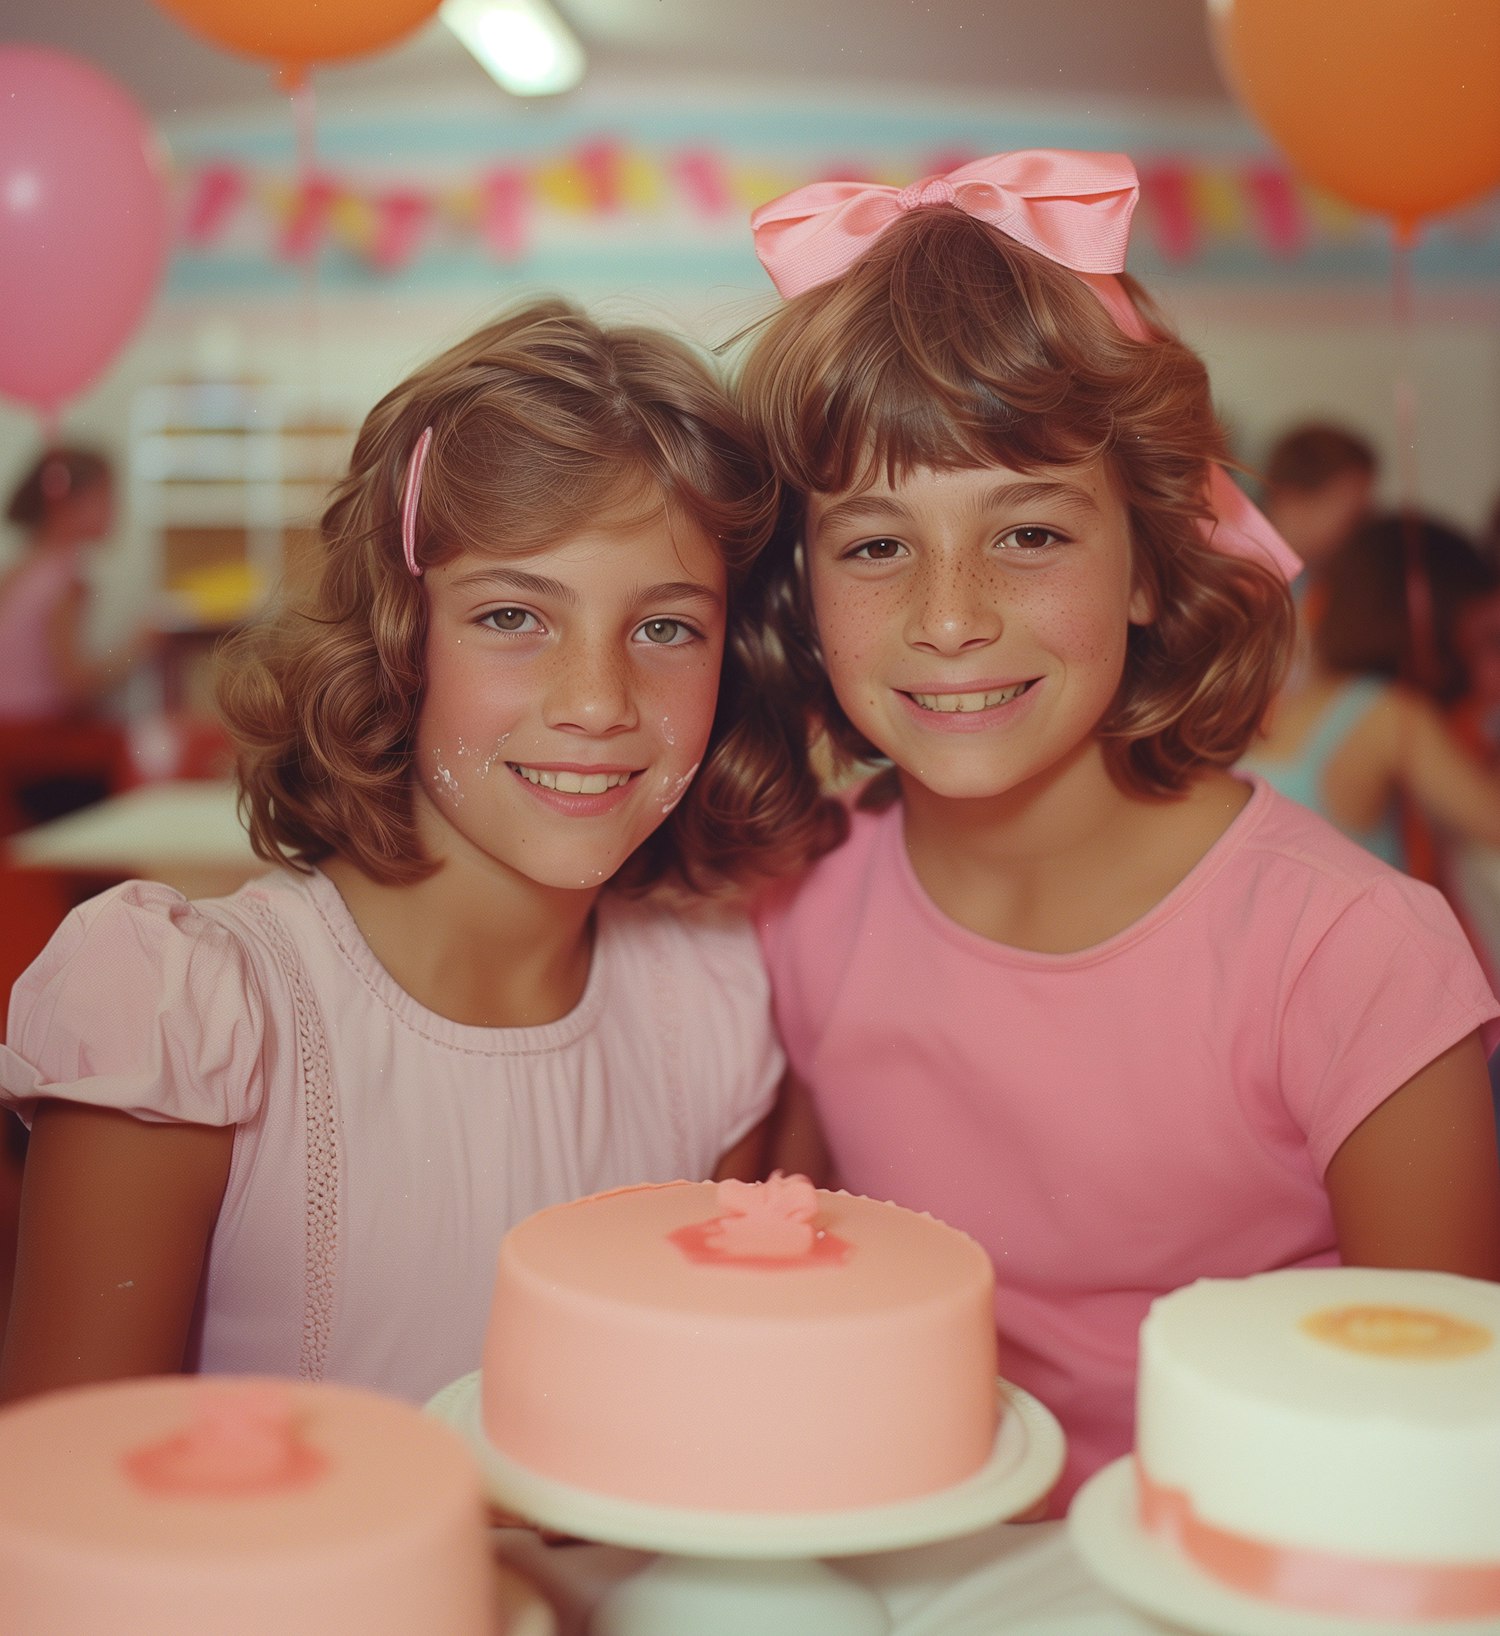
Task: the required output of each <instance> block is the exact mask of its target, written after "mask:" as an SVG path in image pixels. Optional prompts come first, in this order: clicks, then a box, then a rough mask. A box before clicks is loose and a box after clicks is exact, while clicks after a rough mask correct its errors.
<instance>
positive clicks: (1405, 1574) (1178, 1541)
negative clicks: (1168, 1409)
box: [1135, 1459, 1500, 1619]
mask: <svg viewBox="0 0 1500 1636" xmlns="http://www.w3.org/2000/svg"><path fill="white" fill-rule="evenodd" d="M1135 1478H1136V1492H1137V1494H1138V1495H1139V1500H1140V1518H1141V1526H1142V1527H1143V1528H1145V1529H1146V1531H1147V1532H1148V1533H1151V1534H1156V1535H1159V1536H1160V1537H1161V1538H1163V1539H1166V1540H1168V1541H1170V1542H1171V1543H1172V1544H1173V1545H1175V1546H1176V1547H1177V1549H1178V1550H1180V1551H1181V1552H1182V1553H1183V1554H1184V1555H1185V1556H1187V1557H1188V1558H1189V1559H1190V1560H1191V1561H1192V1562H1194V1563H1196V1564H1197V1566H1198V1567H1200V1568H1202V1569H1203V1571H1204V1572H1205V1573H1207V1574H1209V1575H1211V1576H1212V1577H1213V1578H1214V1579H1217V1580H1219V1581H1220V1582H1221V1583H1223V1584H1225V1585H1228V1586H1230V1587H1231V1588H1232V1589H1234V1590H1237V1591H1243V1592H1244V1593H1245V1595H1247V1596H1255V1597H1259V1598H1260V1599H1261V1600H1263V1601H1267V1602H1278V1603H1281V1604H1282V1605H1283V1606H1285V1607H1294V1608H1303V1609H1306V1610H1307V1611H1308V1612H1310V1613H1332V1614H1342V1615H1345V1616H1352V1617H1355V1618H1366V1619H1392V1618H1403V1619H1473V1618H1476V1617H1480V1616H1482V1615H1486V1614H1497V1613H1500V1562H1496V1563H1483V1562H1475V1563H1467V1562H1448V1563H1419V1562H1383V1561H1379V1560H1376V1559H1374V1558H1370V1557H1356V1556H1344V1555H1341V1554H1339V1553H1337V1552H1333V1551H1309V1550H1298V1549H1294V1548H1292V1547H1289V1546H1285V1545H1270V1544H1267V1543H1266V1542H1264V1541H1263V1540H1257V1539H1250V1538H1248V1537H1246V1536H1245V1535H1242V1534H1235V1533H1231V1532H1230V1531H1229V1530H1228V1529H1225V1528H1220V1527H1218V1526H1216V1525H1215V1524H1214V1523H1210V1522H1205V1521H1204V1520H1203V1518H1202V1517H1200V1516H1199V1515H1198V1514H1197V1512H1196V1511H1194V1509H1193V1503H1192V1501H1191V1499H1190V1498H1189V1497H1188V1496H1187V1495H1186V1494H1185V1493H1183V1492H1182V1490H1181V1489H1176V1488H1169V1487H1167V1486H1166V1485H1165V1484H1164V1483H1158V1482H1156V1481H1155V1480H1154V1479H1152V1478H1151V1477H1148V1476H1147V1475H1146V1473H1145V1471H1144V1470H1143V1469H1142V1467H1141V1463H1140V1461H1139V1459H1137V1460H1136V1462H1135Z"/></svg>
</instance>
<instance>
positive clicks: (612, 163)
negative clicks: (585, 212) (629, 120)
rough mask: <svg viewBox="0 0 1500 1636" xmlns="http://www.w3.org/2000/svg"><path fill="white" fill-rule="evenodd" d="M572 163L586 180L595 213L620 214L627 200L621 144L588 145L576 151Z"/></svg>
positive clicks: (604, 139)
mask: <svg viewBox="0 0 1500 1636" xmlns="http://www.w3.org/2000/svg"><path fill="white" fill-rule="evenodd" d="M573 163H574V164H575V165H576V166H577V167H578V171H579V173H580V174H581V175H582V177H583V180H584V183H585V185H586V186H587V188H588V191H589V202H590V203H591V204H592V205H593V207H594V209H595V210H599V211H603V212H606V213H609V212H613V211H616V210H618V209H619V208H620V205H621V203H622V202H623V200H624V197H625V183H624V175H623V169H624V167H623V165H622V164H621V153H620V144H619V143H618V142H613V141H610V140H609V139H608V138H600V139H599V140H597V141H594V142H585V143H584V145H583V146H582V147H581V148H578V149H576V150H575V151H574V154H573Z"/></svg>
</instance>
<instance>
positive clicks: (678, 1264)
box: [481, 1177, 997, 1513]
mask: <svg viewBox="0 0 1500 1636" xmlns="http://www.w3.org/2000/svg"><path fill="white" fill-rule="evenodd" d="M993 1289H994V1279H993V1274H992V1271H991V1268H990V1263H989V1260H988V1258H987V1257H986V1255H985V1254H984V1252H983V1251H982V1250H981V1249H980V1248H979V1246H978V1245H976V1244H975V1243H974V1242H973V1241H972V1240H971V1239H969V1238H968V1237H966V1236H965V1235H964V1234H962V1233H960V1232H957V1231H956V1230H955V1229H953V1228H951V1227H948V1226H945V1225H944V1224H943V1223H942V1222H939V1221H934V1220H933V1219H932V1218H931V1217H929V1216H925V1215H919V1214H917V1213H915V1212H913V1211H910V1210H904V1209H901V1208H899V1207H898V1206H896V1205H892V1204H879V1203H876V1202H875V1201H874V1200H872V1199H866V1198H857V1197H854V1196H852V1195H850V1194H847V1193H827V1192H815V1191H814V1189H813V1188H812V1186H811V1184H810V1183H808V1182H806V1181H805V1180H804V1179H802V1178H800V1177H798V1178H774V1179H773V1181H772V1182H771V1183H767V1184H742V1183H737V1182H736V1183H724V1184H722V1185H721V1186H720V1187H718V1188H716V1187H715V1185H714V1184H713V1183H711V1182H674V1183H671V1184H669V1185H667V1186H654V1187H634V1188H625V1189H621V1190H619V1191H615V1192H610V1193H601V1194H597V1195H595V1196H594V1197H592V1198H587V1199H582V1200H579V1201H578V1202H576V1203H572V1204H563V1205H557V1206H555V1207H553V1208H552V1209H548V1210H543V1211H540V1212H538V1213H537V1214H536V1215H534V1216H531V1217H530V1218H528V1219H527V1220H526V1221H524V1222H522V1223H521V1224H520V1225H519V1226H517V1227H516V1228H514V1229H513V1230H512V1231H511V1232H510V1233H509V1234H507V1236H506V1238H505V1241H504V1243H503V1244H502V1246H501V1250H500V1259H499V1266H498V1269H497V1273H496V1280H495V1291H494V1301H493V1306H492V1309H491V1317H490V1327H489V1333H488V1337H487V1340H486V1343H485V1351H484V1358H483V1368H482V1371H481V1405H482V1409H481V1412H482V1418H483V1423H484V1428H485V1432H486V1435H487V1436H488V1438H489V1440H490V1441H491V1443H492V1444H493V1445H494V1446H495V1448H496V1449H498V1450H499V1451H500V1452H501V1453H502V1454H503V1455H505V1456H507V1457H508V1458H510V1459H512V1460H514V1461H516V1462H517V1463H518V1464H520V1465H521V1466H524V1467H526V1468H527V1469H529V1470H530V1471H533V1472H535V1473H538V1474H540V1475H542V1476H544V1477H547V1478H550V1479H552V1480H555V1481H558V1482H561V1483H566V1484H570V1485H572V1486H574V1487H577V1488H580V1489H585V1490H589V1491H591V1492H594V1493H602V1494H606V1495H610V1496H615V1497H619V1498H624V1499H629V1500H636V1501H640V1502H642V1503H646V1504H653V1505H665V1506H681V1507H694V1508H699V1509H707V1510H719V1511H747V1512H748V1511H755V1512H780V1513H786V1512H802V1511H809V1512H811V1511H833V1510H846V1509H851V1508H855V1507H861V1506H872V1505H881V1504H886V1503H889V1502H892V1501H896V1500H902V1499H909V1498H912V1497H914V1496H917V1495H921V1494H926V1493H931V1492H934V1491H936V1490H939V1489H942V1488H946V1487H949V1486H951V1485H953V1484H955V1483H958V1482H960V1481H962V1480H963V1479H964V1478H966V1477H969V1476H972V1475H973V1474H974V1473H975V1472H977V1471H978V1470H979V1469H980V1467H981V1466H983V1465H984V1464H985V1462H986V1460H987V1459H988V1458H989V1456H990V1454H991V1453H992V1451H993V1448H994V1443H995V1434H996V1426H997V1396H996V1385H995V1377H996V1355H995V1330H994V1309H993Z"/></svg>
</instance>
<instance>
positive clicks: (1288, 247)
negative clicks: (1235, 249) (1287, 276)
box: [1245, 164, 1307, 256]
mask: <svg viewBox="0 0 1500 1636" xmlns="http://www.w3.org/2000/svg"><path fill="white" fill-rule="evenodd" d="M1245 189H1246V191H1247V192H1248V193H1249V195H1250V201H1251V204H1252V206H1253V208H1254V211H1255V222H1256V225H1257V227H1258V228H1259V229H1260V235H1261V238H1262V240H1263V241H1264V242H1265V245H1266V248H1267V249H1268V250H1270V251H1271V253H1272V254H1273V255H1277V256H1296V255H1300V254H1301V253H1302V251H1303V249H1304V247H1305V246H1306V244H1307V222H1306V219H1305V218H1304V216H1303V214H1302V206H1301V204H1300V203H1299V202H1298V199H1297V190H1296V188H1295V187H1294V186H1293V184H1292V179H1291V177H1290V176H1289V175H1287V173H1286V171H1285V170H1283V169H1282V168H1281V166H1279V165H1271V164H1260V165H1251V166H1250V168H1249V169H1248V170H1247V171H1246V172H1245Z"/></svg>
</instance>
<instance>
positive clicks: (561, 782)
mask: <svg viewBox="0 0 1500 1636" xmlns="http://www.w3.org/2000/svg"><path fill="white" fill-rule="evenodd" d="M505 765H506V766H507V767H509V768H510V770H511V771H512V772H513V773H515V774H516V776H517V777H518V778H524V779H525V780H526V782H527V783H528V784H537V785H540V787H541V788H542V789H544V790H557V791H558V792H559V793H560V794H562V795H603V794H604V792H605V791H606V790H612V789H616V788H618V787H619V786H620V785H621V784H628V783H629V782H630V780H631V779H632V778H634V777H635V776H636V774H635V773H570V772H554V771H553V770H552V769H551V768H550V767H524V766H522V765H521V763H520V762H518V761H507V762H506V763H505Z"/></svg>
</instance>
